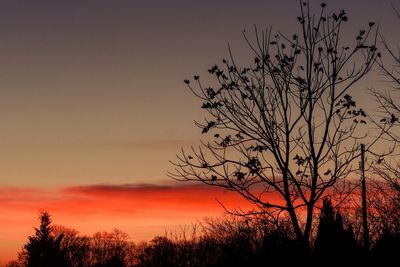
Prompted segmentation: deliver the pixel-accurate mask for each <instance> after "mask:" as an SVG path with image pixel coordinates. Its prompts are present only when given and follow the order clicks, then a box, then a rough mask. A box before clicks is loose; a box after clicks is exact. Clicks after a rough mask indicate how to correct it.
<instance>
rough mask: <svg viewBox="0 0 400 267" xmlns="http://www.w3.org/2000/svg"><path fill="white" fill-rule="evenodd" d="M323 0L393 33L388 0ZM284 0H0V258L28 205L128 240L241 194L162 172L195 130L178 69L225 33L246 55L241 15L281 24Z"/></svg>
mask: <svg viewBox="0 0 400 267" xmlns="http://www.w3.org/2000/svg"><path fill="white" fill-rule="evenodd" d="M313 2H314V4H315V6H317V7H318V6H319V3H320V2H319V1H313ZM325 2H326V3H327V4H328V8H329V9H332V10H334V9H342V8H343V9H345V10H346V11H347V12H348V14H349V18H350V20H349V22H348V28H347V29H346V30H345V32H346V36H347V37H348V38H354V36H355V35H356V33H357V32H358V30H359V29H361V28H363V27H365V26H366V25H367V24H368V22H369V21H375V22H377V23H379V25H380V29H381V31H382V33H383V34H384V35H385V36H386V38H387V39H388V40H390V42H392V43H393V44H396V43H400V40H399V38H400V37H399V34H398V25H400V21H399V20H398V19H397V18H396V16H395V13H394V12H393V10H392V7H391V2H395V1H390V0H381V1H376V0H354V1H345V0H335V1H333V0H329V1H325ZM297 10H298V7H297V1H293V0H279V1H272V0H271V1H270V0H264V1H261V0H251V1H230V0H219V1H215V0H214V1H211V0H202V1H188V0H181V1H177V0H169V1H161V0H159V1H152V0H150V1H134V0H131V1H128V0H126V1H114V0H113V1H111V0H108V1H106V0H96V1H82V0H79V1H78V0H68V1H67V0H65V1H51V0H47V1H42V0H36V1H29V0H25V1H22V0H13V1H0V123H1V130H0V151H1V153H0V266H1V263H4V262H6V261H8V260H9V259H11V258H15V257H16V253H17V251H18V250H19V249H20V248H21V246H22V245H23V243H24V241H25V240H26V237H27V236H28V235H30V234H32V233H33V230H32V229H33V228H32V227H33V226H35V225H37V215H38V212H39V211H40V210H41V209H47V210H48V211H49V212H50V213H51V214H53V219H54V221H55V223H56V224H62V225H66V226H68V227H71V228H75V229H77V230H79V231H80V232H81V233H83V234H91V233H93V232H95V231H100V230H111V229H113V228H114V227H116V228H119V229H121V230H122V231H125V232H127V233H128V234H129V235H130V237H131V238H132V240H135V241H136V240H137V241H140V240H148V239H150V238H151V237H153V236H155V235H157V234H160V235H162V234H164V231H165V229H168V227H169V229H177V227H179V225H183V224H190V223H195V222H197V221H198V220H201V219H202V218H204V217H205V216H220V215H222V214H223V209H222V207H221V206H220V205H219V204H218V202H217V201H216V198H217V199H218V200H221V201H222V202H224V203H227V205H228V206H229V205H231V206H235V205H237V204H240V205H241V206H242V207H247V206H246V205H247V204H246V203H245V202H243V201H241V200H240V198H238V197H236V196H235V195H232V194H228V193H226V192H223V191H221V190H219V189H218V190H217V189H209V188H208V187H204V186H198V185H186V184H181V183H177V182H175V181H172V180H171V179H169V178H168V177H167V176H166V174H167V171H168V170H172V166H171V164H170V163H169V162H168V161H169V160H172V159H174V156H175V154H177V153H179V151H180V149H181V147H189V146H191V145H196V144H199V140H200V138H202V136H201V132H200V131H199V129H197V128H196V127H195V125H194V123H193V120H196V119H197V120H201V119H202V118H203V114H202V110H201V109H200V108H199V105H200V103H199V102H198V101H197V99H196V98H194V97H193V96H192V95H191V93H190V92H189V91H188V90H187V89H186V87H185V85H184V83H183V79H185V78H187V77H189V78H190V77H192V76H193V74H200V75H203V74H205V73H206V70H207V68H208V67H209V66H211V65H213V64H215V63H216V62H217V61H219V60H221V58H223V57H225V56H226V55H227V44H228V43H229V44H230V45H231V47H232V49H233V52H234V53H235V54H236V55H237V56H238V57H239V58H240V57H243V58H245V57H246V55H248V50H247V48H246V45H245V43H244V41H243V38H242V35H241V31H242V30H244V29H246V30H247V32H249V33H251V31H252V29H253V25H254V24H255V25H257V26H258V27H259V28H263V27H266V26H270V25H272V26H273V29H275V30H281V31H283V32H287V33H289V34H291V33H293V32H294V31H295V30H296V28H295V27H296V26H297V21H296V17H297V15H298V12H297ZM375 80H376V76H372V78H370V79H369V80H366V81H364V82H363V83H362V84H361V86H365V87H367V86H382V84H381V83H379V82H376V83H375ZM371 82H373V83H371ZM359 100H361V101H369V100H368V99H359Z"/></svg>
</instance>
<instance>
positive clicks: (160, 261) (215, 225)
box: [7, 198, 400, 267]
mask: <svg viewBox="0 0 400 267" xmlns="http://www.w3.org/2000/svg"><path fill="white" fill-rule="evenodd" d="M379 205H381V203H380V204H379ZM387 205H388V206H387V207H386V209H393V207H392V206H391V204H387ZM371 212H372V210H371ZM357 213H358V212H357V208H356V207H355V208H354V210H352V211H350V210H349V209H345V210H338V209H337V208H335V207H334V205H332V201H331V200H330V199H328V198H326V199H324V201H323V206H322V209H321V211H320V213H319V217H318V218H317V221H318V225H316V227H315V231H314V232H313V233H312V235H311V236H312V246H311V247H312V249H311V250H309V249H308V248H307V247H305V246H304V244H303V243H302V242H299V240H298V239H297V237H296V234H295V231H294V229H293V227H292V225H291V223H290V220H281V221H279V222H271V221H268V220H265V218H261V217H260V218H259V219H258V220H249V219H247V218H243V217H237V216H226V217H224V218H218V219H208V220H205V221H204V223H202V224H201V225H193V226H191V227H186V228H183V229H182V231H181V232H179V233H175V234H172V233H170V234H166V235H165V236H157V237H155V238H153V239H152V240H151V241H149V242H140V243H134V242H132V241H130V239H129V237H128V235H127V234H126V233H124V232H122V231H120V230H118V229H114V230H113V231H111V232H97V233H95V234H93V235H91V236H85V235H80V234H79V232H78V231H76V230H73V229H70V228H67V227H63V226H59V225H54V224H53V223H52V221H51V217H50V214H49V213H48V212H41V213H40V215H39V220H40V225H39V227H37V228H35V233H34V234H33V235H32V236H30V237H28V240H27V241H26V243H25V245H24V246H23V248H22V250H21V252H20V253H19V256H18V260H16V261H12V262H10V263H9V264H8V265H7V267H50V266H51V267H54V266H57V267H172V266H174V267H175V266H181V267H214V266H215V267H225V266H230V267H236V266H237V267H239V266H250V267H251V266H254V267H257V266H270V265H272V264H278V263H279V264H282V265H283V266H286V265H289V264H300V263H301V264H305V263H307V264H308V265H310V266H314V265H315V266H317V265H320V264H324V263H329V264H332V263H342V264H343V263H345V264H349V263H362V262H369V263H371V262H375V263H382V262H383V261H387V262H393V261H394V260H395V259H396V258H397V252H398V251H399V249H400V217H399V212H398V210H397V212H395V213H386V212H385V213H384V214H383V213H376V214H375V216H374V219H371V222H370V227H371V230H372V229H374V228H375V229H380V231H374V230H372V231H371V232H372V233H373V235H372V236H373V239H372V240H373V241H372V247H371V249H370V250H368V251H366V250H365V249H364V248H363V245H362V244H363V243H362V234H361V233H360V228H361V226H360V224H361V223H360V221H359V220H358V219H357V218H356V217H354V216H353V215H354V214H357ZM382 225H386V227H382Z"/></svg>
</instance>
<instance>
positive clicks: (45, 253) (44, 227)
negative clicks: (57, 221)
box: [24, 211, 69, 267]
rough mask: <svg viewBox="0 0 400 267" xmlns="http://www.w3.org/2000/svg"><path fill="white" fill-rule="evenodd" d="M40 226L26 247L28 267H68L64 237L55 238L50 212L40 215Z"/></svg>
mask: <svg viewBox="0 0 400 267" xmlns="http://www.w3.org/2000/svg"><path fill="white" fill-rule="evenodd" d="M39 219H40V226H39V228H35V234H34V235H33V236H30V237H29V238H28V242H27V243H26V244H25V246H24V254H25V259H26V266H27V267H55V266H57V267H68V266H69V265H68V262H67V260H66V256H65V253H64V252H63V251H62V250H61V246H60V243H61V240H62V238H63V236H62V235H61V236H60V237H58V238H55V237H54V235H53V233H52V230H53V227H52V225H51V217H50V214H49V213H48V212H45V211H44V212H41V213H40V215H39Z"/></svg>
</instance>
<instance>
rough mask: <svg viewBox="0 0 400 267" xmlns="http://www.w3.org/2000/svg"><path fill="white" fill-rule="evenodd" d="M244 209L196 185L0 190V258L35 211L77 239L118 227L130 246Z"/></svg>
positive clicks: (15, 244) (31, 223)
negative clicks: (226, 211)
mask: <svg viewBox="0 0 400 267" xmlns="http://www.w3.org/2000/svg"><path fill="white" fill-rule="evenodd" d="M216 199H218V200H219V201H221V202H222V203H224V205H226V207H228V208H233V207H235V208H237V207H242V208H244V209H246V208H249V207H250V206H249V204H248V203H247V202H244V201H243V200H242V199H241V198H240V197H238V196H237V195H236V194H232V193H229V192H224V191H222V190H221V189H219V188H214V187H212V188H209V187H208V186H207V187H206V186H201V185H188V184H185V183H183V184H178V185H177V184H171V185H168V186H167V185H146V184H142V185H128V184H127V185H92V186H90V185H89V186H75V187H65V188H60V189H53V190H50V189H48V190H46V189H40V188H17V187H3V188H0V214H2V215H1V216H0V225H1V229H4V230H2V231H1V235H0V259H1V260H2V261H5V260H9V259H12V258H15V256H16V251H18V250H19V249H20V248H21V247H22V245H23V243H24V242H25V241H26V238H27V236H28V235H31V234H32V233H33V227H36V226H38V219H37V216H38V212H39V211H40V210H41V209H45V210H47V211H49V212H50V213H51V215H52V217H53V222H54V223H55V224H61V225H65V226H67V227H70V228H74V229H77V230H79V231H80V232H81V233H82V234H93V233H94V232H96V231H102V230H105V231H110V230H112V229H113V228H118V229H120V230H122V231H125V232H126V233H128V234H129V236H130V238H131V239H132V240H134V241H141V240H150V239H152V238H153V237H154V236H156V235H162V234H164V233H165V230H169V231H175V230H179V228H180V227H181V226H184V225H188V224H191V223H197V222H199V221H201V220H202V219H203V218H205V217H218V216H221V215H223V213H224V209H223V208H222V207H221V206H220V204H219V203H218V202H217V200H216Z"/></svg>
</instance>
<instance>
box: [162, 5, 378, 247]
mask: <svg viewBox="0 0 400 267" xmlns="http://www.w3.org/2000/svg"><path fill="white" fill-rule="evenodd" d="M310 9H311V8H310V6H309V4H308V1H306V2H304V1H300V12H301V14H300V16H299V17H298V22H299V26H300V27H299V31H298V33H297V34H293V35H292V36H287V35H284V34H282V33H281V32H278V33H276V34H274V33H273V32H272V30H271V29H266V30H263V31H258V30H257V29H255V40H254V41H252V40H250V38H249V37H248V35H247V34H246V33H245V32H244V33H243V36H244V38H245V41H246V42H247V44H248V46H249V48H250V50H251V53H252V55H251V56H252V57H253V59H254V61H253V63H251V64H249V65H248V66H246V67H241V66H239V64H238V63H237V62H236V60H235V58H234V56H233V54H232V52H231V49H230V48H229V59H224V60H223V61H222V64H223V65H222V66H219V65H215V66H213V67H211V68H210V69H209V70H208V71H209V73H210V74H211V76H212V77H213V80H214V81H215V83H214V84H213V85H212V86H204V85H203V83H202V82H201V81H200V78H199V76H194V78H193V80H194V82H193V81H192V82H191V81H189V80H185V83H186V84H187V85H188V87H189V89H190V90H191V91H192V92H193V94H194V95H195V96H197V97H198V98H199V99H201V101H202V106H201V107H202V108H203V109H204V111H206V112H207V114H208V115H207V116H208V117H207V118H206V120H205V123H196V124H197V126H199V127H200V128H201V130H202V133H204V134H206V133H208V134H209V133H211V132H212V136H213V137H211V138H213V139H209V141H208V142H205V141H203V142H202V146H200V147H199V148H193V147H192V148H191V150H190V151H185V150H182V153H181V154H180V155H178V156H177V160H176V161H175V162H173V164H174V166H175V170H174V171H173V172H171V173H170V174H169V175H170V176H171V177H173V178H175V179H178V180H184V181H200V182H203V183H205V184H208V185H213V186H219V187H223V188H226V189H228V190H232V191H235V192H237V193H239V194H240V195H241V196H243V197H244V198H245V199H247V200H248V201H250V202H251V203H253V204H254V205H255V207H256V209H257V211H256V212H255V213H257V212H262V213H268V214H269V215H271V216H279V215H281V214H286V215H288V216H289V218H290V221H291V223H292V225H293V229H294V231H295V233H296V236H297V238H298V239H299V240H300V241H302V242H304V244H306V245H308V244H309V239H310V234H311V230H312V225H313V218H314V216H313V215H314V211H315V206H316V205H317V203H319V201H320V199H321V197H322V196H324V195H327V194H334V193H335V192H336V191H337V192H341V193H343V189H344V187H346V188H349V187H348V184H347V183H345V181H346V180H347V179H346V178H347V177H348V175H349V173H351V172H352V171H353V170H354V169H355V168H356V167H354V166H353V165H354V164H353V161H354V159H355V158H356V157H358V156H359V153H358V151H357V150H358V147H359V142H360V139H361V138H363V137H365V134H364V135H362V134H357V133H359V131H358V128H359V127H364V125H363V124H366V123H367V115H366V113H365V111H364V110H363V109H361V108H358V107H357V106H356V102H355V100H354V99H353V98H352V97H351V96H350V93H351V91H352V89H353V88H354V87H355V85H356V84H357V83H358V82H359V81H360V80H361V79H362V78H363V77H364V76H365V75H367V73H368V72H369V71H370V69H371V67H372V65H373V63H374V61H375V59H376V56H377V49H376V46H375V44H376V37H377V29H375V26H374V23H373V22H369V24H368V25H366V29H365V30H360V32H358V34H357V36H355V38H354V39H353V38H351V39H350V40H348V38H346V39H347V40H346V41H348V44H346V43H345V42H344V41H345V40H344V39H345V38H344V37H343V36H342V29H343V27H344V26H345V25H344V24H345V23H346V21H347V20H348V17H347V14H346V12H345V11H344V10H340V11H339V12H337V13H330V14H328V11H327V8H326V5H325V4H321V10H320V12H319V14H318V15H313V13H312V11H311V10H310ZM369 142H370V143H369V145H371V144H372V143H373V141H369ZM367 148H368V145H367ZM247 215H249V214H247ZM303 218H304V221H303Z"/></svg>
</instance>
